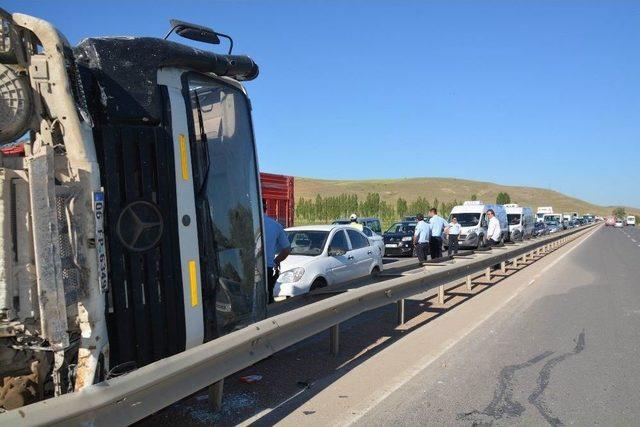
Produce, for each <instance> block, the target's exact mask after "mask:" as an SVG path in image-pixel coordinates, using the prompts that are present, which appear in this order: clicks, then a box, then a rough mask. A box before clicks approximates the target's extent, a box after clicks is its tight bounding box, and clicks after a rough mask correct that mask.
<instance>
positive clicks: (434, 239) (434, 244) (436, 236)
mask: <svg viewBox="0 0 640 427" xmlns="http://www.w3.org/2000/svg"><path fill="white" fill-rule="evenodd" d="M429 217H430V219H429V225H431V240H430V241H429V249H430V251H431V259H436V258H441V257H442V233H444V230H445V228H447V226H448V225H449V224H448V223H447V221H446V220H445V219H444V218H442V217H441V216H439V215H438V210H437V209H436V208H431V209H429Z"/></svg>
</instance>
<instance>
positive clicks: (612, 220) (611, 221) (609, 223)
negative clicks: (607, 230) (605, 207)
mask: <svg viewBox="0 0 640 427" xmlns="http://www.w3.org/2000/svg"><path fill="white" fill-rule="evenodd" d="M604 225H606V226H607V227H611V226H614V225H616V219H615V218H614V217H612V216H609V217H607V220H606V221H605V223H604Z"/></svg>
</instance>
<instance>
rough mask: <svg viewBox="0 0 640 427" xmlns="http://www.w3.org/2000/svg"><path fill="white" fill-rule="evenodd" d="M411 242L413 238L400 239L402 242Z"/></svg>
mask: <svg viewBox="0 0 640 427" xmlns="http://www.w3.org/2000/svg"><path fill="white" fill-rule="evenodd" d="M412 240H413V237H411V236H405V237H403V238H402V241H403V242H410V241H412Z"/></svg>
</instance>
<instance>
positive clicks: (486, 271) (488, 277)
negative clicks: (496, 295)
mask: <svg viewBox="0 0 640 427" xmlns="http://www.w3.org/2000/svg"><path fill="white" fill-rule="evenodd" d="M484 278H485V279H487V280H488V281H491V267H487V269H486V270H485V272H484Z"/></svg>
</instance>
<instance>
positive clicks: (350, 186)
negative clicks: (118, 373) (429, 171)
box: [295, 178, 640, 215]
mask: <svg viewBox="0 0 640 427" xmlns="http://www.w3.org/2000/svg"><path fill="white" fill-rule="evenodd" d="M501 191H503V192H507V193H509V195H510V196H511V200H512V202H513V203H518V204H520V205H521V206H531V207H533V208H534V210H535V209H536V207H538V206H553V209H554V211H555V212H572V211H577V212H579V213H580V214H585V213H592V214H595V215H609V214H611V210H612V209H613V208H612V207H611V206H599V205H594V204H592V203H588V202H585V201H584V200H580V199H576V198H574V197H570V196H566V195H564V194H562V193H558V192H557V191H553V190H547V189H544V188H533V187H517V186H509V185H499V184H494V183H491V182H480V181H469V180H464V179H455V178H406V179H383V180H359V181H355V180H354V181H347V180H321V179H313V178H296V179H295V194H296V198H300V197H304V198H305V199H313V198H315V196H316V194H321V195H322V196H337V195H339V194H343V193H345V194H357V195H358V198H359V199H364V197H366V195H367V193H379V194H380V197H381V198H382V199H383V200H386V201H388V202H391V203H395V201H396V199H397V198H398V197H402V198H403V199H406V200H407V201H412V200H415V199H416V198H417V197H418V196H422V197H426V198H427V199H428V200H429V201H433V199H435V198H437V199H438V200H439V201H443V202H450V201H453V200H459V201H463V200H469V199H470V198H471V195H472V194H476V195H477V196H478V200H482V201H485V202H487V203H489V202H495V200H496V196H497V195H498V193H499V192H501ZM394 206H395V204H394ZM626 209H627V213H630V214H635V215H640V209H638V208H631V207H627V208H626Z"/></svg>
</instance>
